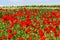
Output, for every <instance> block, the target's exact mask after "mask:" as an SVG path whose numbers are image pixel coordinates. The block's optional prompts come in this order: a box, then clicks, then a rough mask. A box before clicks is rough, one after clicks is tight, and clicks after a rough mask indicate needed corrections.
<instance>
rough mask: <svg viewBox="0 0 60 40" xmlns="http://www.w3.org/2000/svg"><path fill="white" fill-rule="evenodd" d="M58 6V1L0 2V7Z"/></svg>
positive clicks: (19, 0) (21, 0) (27, 0)
mask: <svg viewBox="0 0 60 40" xmlns="http://www.w3.org/2000/svg"><path fill="white" fill-rule="evenodd" d="M25 5H60V0H0V6H25Z"/></svg>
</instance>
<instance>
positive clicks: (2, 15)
mask: <svg viewBox="0 0 60 40" xmlns="http://www.w3.org/2000/svg"><path fill="white" fill-rule="evenodd" d="M35 9H36V11H34V10H35ZM26 10H27V12H26ZM29 10H30V11H29ZM20 11H22V12H20ZM32 11H33V12H32ZM51 12H53V13H55V12H56V15H57V17H55V15H53V14H49V13H51ZM16 13H17V14H16ZM22 13H23V14H22ZM26 13H27V14H26ZM29 13H30V14H29ZM46 13H48V14H46ZM42 14H44V15H43V16H42ZM58 14H59V16H58ZM14 15H16V16H14ZM22 15H23V16H22ZM51 15H52V18H48V16H51ZM44 16H45V17H44ZM10 17H11V19H10ZM26 18H27V19H29V18H30V19H31V20H30V19H29V20H27V19H26ZM45 19H47V20H48V21H49V20H51V21H52V20H53V22H55V24H53V23H51V24H50V23H49V24H48V23H47V22H46V23H47V24H46V23H45V24H43V21H44V20H45ZM16 20H19V21H17V22H16V23H15V21H16ZM25 20H27V22H25ZM34 20H36V22H34ZM22 21H23V23H22V24H21V22H22ZM30 21H32V24H31V22H30ZM58 21H60V6H11V7H9V6H6V7H0V40H60V33H59V32H60V22H59V24H58ZM24 22H25V23H24ZM26 23H27V24H26ZM35 24H36V25H35ZM10 25H13V26H12V27H13V28H10ZM31 25H33V26H31ZM34 25H35V26H34ZM56 25H57V26H58V27H57V26H56ZM48 26H53V28H52V29H49V28H48ZM44 28H48V29H49V30H50V31H49V30H48V29H47V31H48V32H49V33H48V32H47V31H46V32H47V33H46V32H45V31H44ZM54 28H55V29H54ZM40 29H41V30H42V32H39V31H41V30H40ZM26 30H28V32H26ZM34 30H36V31H35V32H34ZM52 30H54V31H55V30H56V32H57V33H59V34H58V35H57V37H56V36H55V35H54V34H55V32H54V31H52ZM42 33H44V34H43V36H42V37H41V35H42ZM10 34H12V36H11V35H10ZM9 35H10V36H9ZM13 35H14V36H13Z"/></svg>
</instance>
